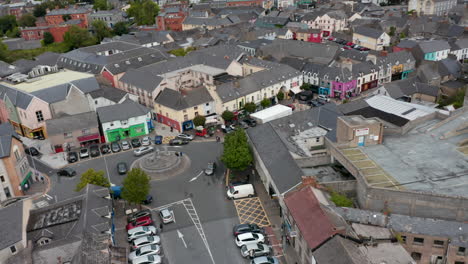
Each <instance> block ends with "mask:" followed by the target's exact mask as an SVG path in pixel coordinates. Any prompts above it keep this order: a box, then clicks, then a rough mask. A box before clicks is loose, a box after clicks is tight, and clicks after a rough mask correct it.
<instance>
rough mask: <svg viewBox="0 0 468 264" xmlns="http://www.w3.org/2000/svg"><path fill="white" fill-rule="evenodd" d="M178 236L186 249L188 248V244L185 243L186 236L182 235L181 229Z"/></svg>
mask: <svg viewBox="0 0 468 264" xmlns="http://www.w3.org/2000/svg"><path fill="white" fill-rule="evenodd" d="M177 236H178V237H179V238H180V239H181V240H182V243H184V247H185V248H187V243H185V240H184V235H182V233H181V232H180V231H179V229H177Z"/></svg>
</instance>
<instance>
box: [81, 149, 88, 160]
mask: <svg viewBox="0 0 468 264" xmlns="http://www.w3.org/2000/svg"><path fill="white" fill-rule="evenodd" d="M88 157H89V151H88V149H87V148H82V149H80V159H84V158H88Z"/></svg>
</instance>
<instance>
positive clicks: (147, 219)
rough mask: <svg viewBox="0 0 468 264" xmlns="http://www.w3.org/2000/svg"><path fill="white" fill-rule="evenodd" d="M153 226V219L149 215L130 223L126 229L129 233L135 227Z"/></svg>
mask: <svg viewBox="0 0 468 264" xmlns="http://www.w3.org/2000/svg"><path fill="white" fill-rule="evenodd" d="M151 224H153V220H152V219H151V217H150V216H148V215H147V216H142V217H140V218H137V219H136V220H135V221H133V222H130V223H128V224H127V226H126V228H127V231H128V230H130V229H133V228H135V227H139V226H149V225H151Z"/></svg>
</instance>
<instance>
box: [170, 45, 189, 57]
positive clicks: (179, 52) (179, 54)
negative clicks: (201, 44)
mask: <svg viewBox="0 0 468 264" xmlns="http://www.w3.org/2000/svg"><path fill="white" fill-rule="evenodd" d="M194 50H195V48H194V47H188V48H180V49H173V50H170V51H169V53H170V54H172V55H175V56H177V57H183V56H185V55H187V54H189V53H190V52H191V51H194Z"/></svg>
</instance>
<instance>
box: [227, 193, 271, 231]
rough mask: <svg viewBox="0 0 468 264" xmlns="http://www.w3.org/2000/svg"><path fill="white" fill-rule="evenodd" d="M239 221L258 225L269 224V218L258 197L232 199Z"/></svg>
mask: <svg viewBox="0 0 468 264" xmlns="http://www.w3.org/2000/svg"><path fill="white" fill-rule="evenodd" d="M234 206H235V207H236V210H237V214H238V216H239V222H240V223H241V224H244V223H249V224H257V225H258V226H260V227H266V226H270V220H269V219H268V216H267V214H266V212H265V210H264V209H263V205H262V202H261V201H260V199H259V198H258V197H253V198H245V199H239V200H234Z"/></svg>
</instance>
